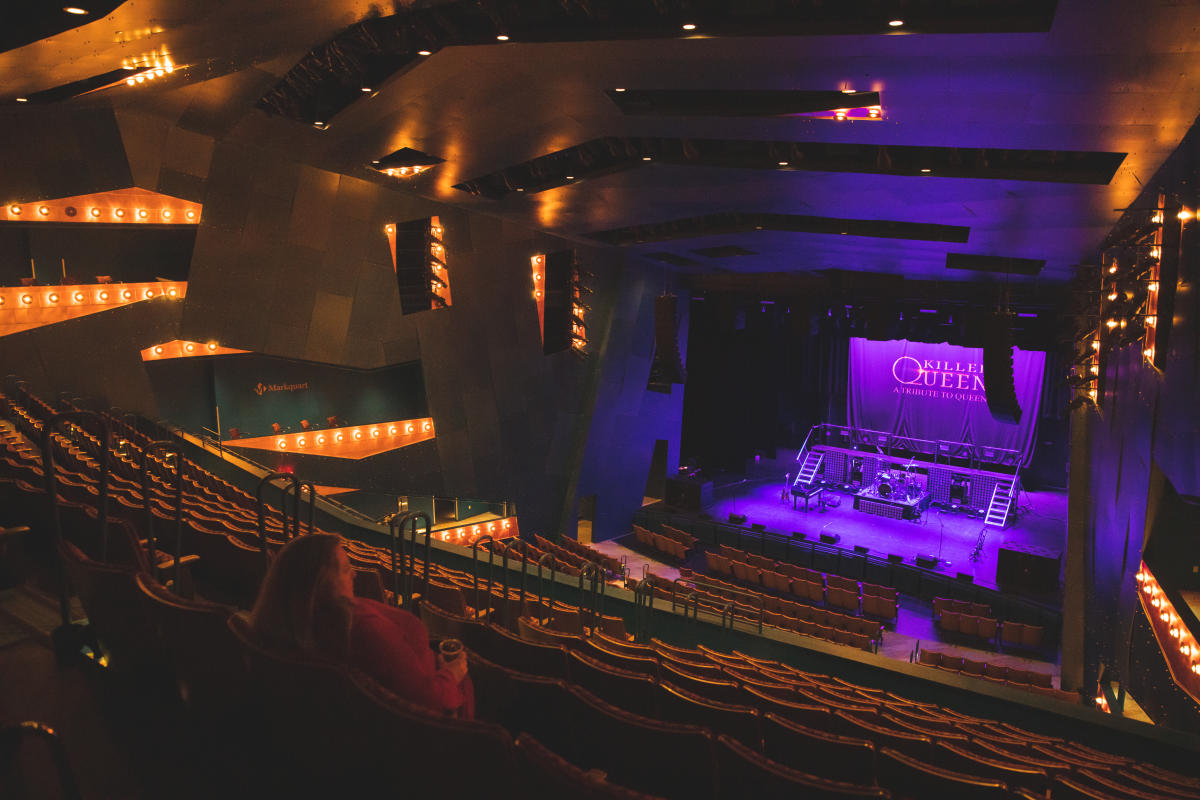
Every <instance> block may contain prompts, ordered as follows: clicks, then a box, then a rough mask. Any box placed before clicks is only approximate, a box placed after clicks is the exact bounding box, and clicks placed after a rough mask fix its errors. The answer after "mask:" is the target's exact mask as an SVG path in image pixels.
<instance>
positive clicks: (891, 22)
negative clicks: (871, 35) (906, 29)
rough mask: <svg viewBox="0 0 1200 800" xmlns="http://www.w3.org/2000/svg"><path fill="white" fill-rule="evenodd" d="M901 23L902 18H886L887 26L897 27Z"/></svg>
mask: <svg viewBox="0 0 1200 800" xmlns="http://www.w3.org/2000/svg"><path fill="white" fill-rule="evenodd" d="M903 24H904V20H902V19H893V20H888V27H891V28H899V27H900V26H902V25H903Z"/></svg>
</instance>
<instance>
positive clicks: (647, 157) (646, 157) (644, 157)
mask: <svg viewBox="0 0 1200 800" xmlns="http://www.w3.org/2000/svg"><path fill="white" fill-rule="evenodd" d="M649 160H650V156H642V161H649Z"/></svg>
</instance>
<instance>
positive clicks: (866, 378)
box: [846, 338, 1046, 465]
mask: <svg viewBox="0 0 1200 800" xmlns="http://www.w3.org/2000/svg"><path fill="white" fill-rule="evenodd" d="M1045 366H1046V354H1045V353H1042V352H1037V351H1026V350H1018V349H1016V348H1013V378H1014V382H1015V385H1016V388H1017V400H1018V402H1019V403H1020V405H1021V422H1020V423H1019V424H1017V425H1011V424H1008V423H1005V422H998V421H997V420H994V419H992V415H991V413H989V412H988V407H987V395H986V393H985V392H984V385H983V350H981V349H979V348H977V347H957V346H955V345H950V344H926V343H924V342H910V341H907V340H905V339H901V340H892V341H887V342H877V341H873V340H869V339H859V338H852V339H851V340H850V375H849V380H850V386H849V390H848V391H847V392H846V398H847V399H846V404H847V406H848V408H847V414H848V418H849V423H850V425H851V426H853V427H856V428H866V429H868V430H874V431H884V432H886V433H894V434H898V435H900V436H909V437H912V438H916V439H933V440H940V441H952V442H970V443H972V444H976V445H987V446H991V447H1001V448H1004V449H1007V450H1017V451H1020V452H1021V454H1022V462H1023V463H1024V464H1026V465H1028V463H1029V460H1030V458H1031V457H1032V455H1033V445H1034V436H1035V435H1036V432H1037V419H1038V410H1039V408H1038V407H1039V405H1040V403H1041V397H1042V371H1043V370H1044V368H1045Z"/></svg>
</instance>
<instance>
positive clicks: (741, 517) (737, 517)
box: [729, 514, 746, 525]
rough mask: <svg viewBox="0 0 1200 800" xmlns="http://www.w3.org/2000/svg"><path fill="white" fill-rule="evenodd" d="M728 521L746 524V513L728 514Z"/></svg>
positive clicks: (735, 523)
mask: <svg viewBox="0 0 1200 800" xmlns="http://www.w3.org/2000/svg"><path fill="white" fill-rule="evenodd" d="M729 521H730V522H732V523H733V524H734V525H745V524H746V515H745V514H730V515H729Z"/></svg>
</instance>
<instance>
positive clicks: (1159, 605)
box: [1137, 561, 1200, 703]
mask: <svg viewBox="0 0 1200 800" xmlns="http://www.w3.org/2000/svg"><path fill="white" fill-rule="evenodd" d="M1137 596H1138V601H1139V602H1140V603H1141V604H1142V611H1143V612H1144V613H1145V615H1146V619H1147V620H1148V621H1149V622H1150V628H1151V630H1153V631H1154V638H1155V639H1156V640H1157V641H1158V646H1159V649H1160V650H1162V654H1163V660H1164V661H1166V662H1167V668H1168V669H1169V670H1170V672H1171V677H1172V678H1173V679H1174V680H1175V684H1176V685H1177V686H1178V687H1179V688H1180V689H1182V690H1183V691H1185V692H1187V693H1188V695H1189V696H1190V697H1191V698H1192V700H1193V701H1195V702H1197V703H1200V649H1198V646H1197V643H1196V638H1195V637H1194V636H1193V635H1192V632H1191V631H1190V630H1188V628H1187V626H1186V625H1185V624H1184V622H1183V620H1182V619H1180V617H1179V615H1178V614H1177V613H1176V611H1175V606H1174V605H1173V604H1172V603H1171V600H1170V598H1168V597H1167V594H1166V592H1164V591H1163V590H1162V587H1161V586H1160V585H1159V584H1158V581H1156V580H1155V579H1154V575H1153V574H1152V573H1151V572H1150V568H1149V567H1147V566H1146V562H1144V561H1143V562H1142V563H1141V565H1140V567H1139V569H1138V571H1137Z"/></svg>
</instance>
